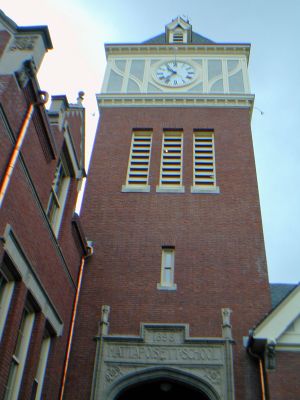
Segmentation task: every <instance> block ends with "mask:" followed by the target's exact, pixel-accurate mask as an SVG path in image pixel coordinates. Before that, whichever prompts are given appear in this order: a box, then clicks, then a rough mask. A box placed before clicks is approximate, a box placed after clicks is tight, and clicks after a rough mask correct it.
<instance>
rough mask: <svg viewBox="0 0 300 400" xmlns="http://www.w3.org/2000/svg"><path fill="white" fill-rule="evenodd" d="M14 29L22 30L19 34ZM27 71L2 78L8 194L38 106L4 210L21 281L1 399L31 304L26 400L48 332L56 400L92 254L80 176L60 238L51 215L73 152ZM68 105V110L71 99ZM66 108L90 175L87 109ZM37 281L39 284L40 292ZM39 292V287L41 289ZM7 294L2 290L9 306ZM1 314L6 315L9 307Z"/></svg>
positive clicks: (0, 226)
mask: <svg viewBox="0 0 300 400" xmlns="http://www.w3.org/2000/svg"><path fill="white" fill-rule="evenodd" d="M2 17H3V15H1V18H2ZM3 18H5V17H3ZM8 24H9V23H8ZM13 28H14V26H12V30H13ZM43 29H44V28H43ZM36 30H38V28H37V29H36ZM20 31H21V30H20ZM12 36H13V35H12ZM0 37H1V41H0V43H1V49H0V50H1V52H5V51H6V50H7V47H6V46H8V45H9V44H8V43H9V42H8V38H9V37H10V34H8V32H6V31H3V32H1V35H0ZM4 56H5V55H4ZM4 56H3V57H4ZM0 63H1V60H0ZM12 68H13V66H12ZM22 71H23V72H22V74H17V75H16V76H14V72H18V71H13V70H12V73H11V74H9V73H7V74H5V75H1V76H0V106H1V118H0V143H1V146H0V181H1V188H2V184H3V180H4V176H5V173H6V171H7V166H8V162H9V160H10V158H11V155H12V153H13V150H14V148H15V146H16V140H17V138H18V137H19V134H20V132H21V129H22V126H23V122H24V120H25V117H26V116H27V114H28V110H29V107H30V104H32V103H34V104H35V106H34V112H33V114H32V116H31V117H30V122H29V126H28V129H27V130H26V136H25V139H24V142H23V145H22V148H21V153H20V155H19V157H18V158H17V162H16V164H15V167H14V169H13V172H12V174H11V178H10V180H9V184H8V187H7V190H6V191H5V194H4V198H3V202H2V204H1V210H0V236H1V246H0V266H1V279H2V272H3V271H2V267H3V265H4V264H3V263H4V262H5V263H6V264H7V265H8V269H9V275H10V274H12V276H13V278H11V279H12V280H15V286H14V289H13V292H12V297H11V301H10V304H9V308H8V311H7V317H6V320H5V323H4V326H3V334H2V337H0V354H1V357H0V398H4V394H5V391H6V386H7V384H8V376H9V370H10V367H11V365H12V356H13V354H14V352H15V349H16V340H17V337H18V330H19V326H20V321H21V317H22V313H23V310H24V307H25V305H26V304H27V303H28V301H29V302H30V303H31V306H32V307H33V313H34V314H35V320H34V325H33V330H32V333H31V337H30V344H29V349H28V353H27V357H26V360H25V368H24V372H23V376H22V380H21V387H20V392H19V397H18V398H19V399H29V398H32V397H31V396H32V390H33V386H34V378H35V376H36V373H37V365H38V360H39V356H40V350H41V342H42V339H43V335H44V333H45V327H47V329H48V331H49V333H50V334H51V335H52V339H51V345H50V353H49V357H48V363H47V370H46V371H47V372H46V377H45V380H44V387H43V395H42V398H43V399H52V400H53V399H56V398H58V397H59V391H60V387H61V380H62V372H63V367H64V361H65V354H66V346H67V341H68V337H69V327H70V320H71V316H72V310H73V303H74V297H75V293H76V287H77V276H78V271H79V266H80V263H81V258H82V256H84V254H85V249H84V246H85V244H81V238H79V237H78V233H77V230H76V229H75V227H74V223H72V218H73V214H74V210H75V204H76V199H77V185H78V181H79V176H76V177H75V176H71V178H70V185H69V188H68V192H67V200H66V203H65V208H64V212H63V217H62V221H61V226H60V230H59V234H58V236H57V237H56V236H55V234H54V232H53V230H52V227H51V223H50V221H49V219H48V217H47V214H46V212H47V206H48V200H49V196H50V192H51V187H52V183H53V179H54V174H55V170H56V166H57V163H58V160H59V158H60V155H61V152H62V149H63V147H64V146H65V128H64V127H61V128H59V126H58V124H57V123H56V120H55V118H56V117H55V115H52V116H51V117H50V118H49V117H48V113H47V112H46V109H45V107H44V106H43V105H41V104H39V101H40V99H41V98H40V89H39V86H38V82H37V80H36V76H35V70H34V67H33V65H32V64H31V63H30V62H25V64H24V67H23V70H22ZM19 72H20V71H19ZM65 102H66V104H67V101H66V100H65ZM66 107H67V108H66V110H65V112H64V114H63V115H62V117H63V118H64V126H67V125H68V127H69V132H70V136H71V137H72V138H73V143H74V146H75V153H76V155H77V158H78V168H79V169H80V170H81V173H82V176H83V175H84V170H83V165H82V164H80V163H81V159H83V158H82V156H81V152H82V151H83V150H84V147H83V146H82V144H81V138H82V135H83V132H84V109H83V107H82V106H81V104H79V105H69V104H67V106H66ZM52 114H53V113H52ZM8 230H10V232H11V233H12V235H13V236H12V237H13V238H14V240H15V242H16V246H17V247H18V249H20V253H19V254H17V253H16V252H14V251H11V248H10V247H9V246H10V245H11V243H12V242H11V239H10V237H8V236H7V232H8ZM20 254H21V255H22V256H20ZM19 261H20V263H19ZM22 263H24V264H26V266H27V269H28V271H27V272H28V274H29V275H28V274H27V275H26V274H25V275H22V274H23V271H22V265H23V264H22ZM21 264H22V265H21ZM3 273H4V272H3ZM28 276H29V278H28ZM33 281H34V282H37V283H36V284H35V285H33V286H32V284H31V283H32V282H33ZM30 282H31V283H30ZM28 285H29V286H28ZM36 287H38V289H36V290H35V289H34V288H36ZM4 290H5V286H4ZM3 293H4V294H3ZM5 293H6V292H5V291H4V292H2V288H1V296H0V298H1V302H0V305H1V306H2V305H3V296H5V295H6V294H5ZM41 293H42V295H41ZM45 301H47V302H48V303H49V304H51V307H53V310H55V311H53V312H54V313H56V315H57V318H58V319H59V320H60V324H61V327H62V332H56V331H55V329H54V327H51V321H49V320H47V318H46V317H45V315H44V311H43V310H44V309H45V310H46V309H47V307H48V309H49V306H45V304H44V302H45ZM1 312H4V310H3V309H2V308H1ZM49 315H50V314H49ZM1 328H2V327H1Z"/></svg>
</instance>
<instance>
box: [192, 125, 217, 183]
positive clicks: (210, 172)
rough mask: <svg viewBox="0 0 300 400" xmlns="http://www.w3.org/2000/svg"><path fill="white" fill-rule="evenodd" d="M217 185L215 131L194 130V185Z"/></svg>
mask: <svg viewBox="0 0 300 400" xmlns="http://www.w3.org/2000/svg"><path fill="white" fill-rule="evenodd" d="M215 185H216V176H215V156H214V135H213V132H194V186H197V187H203V188H205V187H213V186H215Z"/></svg>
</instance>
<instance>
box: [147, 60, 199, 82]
mask: <svg viewBox="0 0 300 400" xmlns="http://www.w3.org/2000/svg"><path fill="white" fill-rule="evenodd" d="M154 77H155V80H156V81H157V82H158V83H159V84H161V85H164V86H169V87H181V86H185V85H188V84H190V83H191V82H193V81H194V80H195V78H196V72H195V69H194V68H193V67H192V66H191V65H190V64H188V63H186V62H182V61H168V62H166V63H164V64H161V65H160V66H159V67H158V68H157V69H156V71H155V73H154Z"/></svg>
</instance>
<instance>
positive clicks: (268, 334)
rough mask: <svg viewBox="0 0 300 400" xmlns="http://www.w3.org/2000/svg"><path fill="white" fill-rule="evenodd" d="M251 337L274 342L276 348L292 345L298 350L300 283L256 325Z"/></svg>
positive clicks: (299, 335)
mask: <svg viewBox="0 0 300 400" xmlns="http://www.w3.org/2000/svg"><path fill="white" fill-rule="evenodd" d="M253 339H254V340H264V341H266V342H268V343H274V344H275V345H276V348H277V349H278V350H279V349H286V348H287V347H288V348H290V347H293V348H294V349H295V350H296V349H299V351H300V285H298V286H296V287H295V289H294V290H292V291H291V292H290V293H289V294H288V295H287V296H286V297H285V298H284V299H283V300H282V301H281V302H280V303H279V304H278V305H277V306H276V307H275V308H274V309H273V310H272V311H271V312H270V314H268V316H267V317H266V318H265V319H264V320H263V321H261V322H260V323H259V324H258V325H257V326H256V328H255V329H254V332H253Z"/></svg>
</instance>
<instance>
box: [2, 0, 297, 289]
mask: <svg viewBox="0 0 300 400" xmlns="http://www.w3.org/2000/svg"><path fill="white" fill-rule="evenodd" d="M1 4H2V9H3V11H4V12H5V13H6V14H7V15H8V16H9V17H10V18H11V19H13V20H14V21H15V22H16V23H17V24H18V25H43V24H44V25H48V27H49V30H50V35H51V38H52V41H53V46H54V49H53V50H51V51H50V52H49V53H48V54H47V55H46V57H45V60H44V63H43V64H42V67H41V70H40V71H39V81H40V86H41V88H42V89H43V90H47V91H48V92H49V93H50V94H51V95H55V94H66V95H67V96H68V99H69V101H70V102H75V101H76V98H77V93H78V91H80V90H83V91H84V92H85V93H86V96H85V102H84V105H85V106H86V108H87V111H86V112H87V114H86V115H87V130H86V134H87V146H88V148H89V149H90V148H91V143H92V141H93V136H94V133H95V127H96V123H97V119H98V112H97V105H96V100H95V93H98V92H100V88H101V82H102V79H103V73H104V69H105V55H104V49H103V44H104V43H111V42H119V43H120V42H137V43H138V42H142V41H144V40H146V39H148V38H150V37H153V36H155V35H157V34H159V33H161V32H163V31H164V27H165V25H166V24H167V23H169V22H170V21H171V20H172V19H173V18H175V17H176V16H178V15H185V16H188V17H189V20H190V23H191V24H192V25H193V30H194V31H196V32H198V33H200V34H202V35H203V36H206V37H208V38H210V39H211V40H213V41H216V42H247V43H249V42H250V43H251V45H252V48H251V57H250V64H249V73H250V83H251V89H252V93H254V94H255V95H256V101H255V107H257V108H255V109H254V112H253V117H252V132H253V141H254V151H255V159H256V167H257V175H258V183H259V192H260V201H261V208H262V218H263V228H264V234H265V244H266V252H267V259H268V267H269V276H270V281H271V282H291V283H297V282H299V281H300V268H299V267H300V261H299V260H300V242H299V239H300V211H299V210H300V188H299V176H300V156H299V155H300V97H299V89H300V55H299V53H300V51H299V41H300V22H299V21H300V0H285V1H282V0H264V1H262V0H251V1H249V0H247V1H246V0H227V1H224V0H210V1H209V2H208V1H201V0H189V1H188V2H186V1H182V0H181V1H180V0H172V1H161V0H152V1H150V2H148V1H147V2H146V1H142V0H111V1H109V0H42V1H41V0H26V1H24V0H14V1H12V0H2V1H1ZM260 110H261V111H262V112H263V113H261V111H260ZM245 179H247V177H245Z"/></svg>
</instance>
